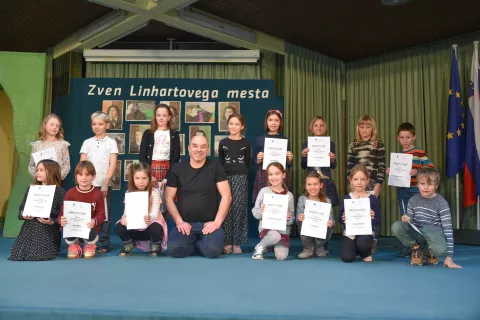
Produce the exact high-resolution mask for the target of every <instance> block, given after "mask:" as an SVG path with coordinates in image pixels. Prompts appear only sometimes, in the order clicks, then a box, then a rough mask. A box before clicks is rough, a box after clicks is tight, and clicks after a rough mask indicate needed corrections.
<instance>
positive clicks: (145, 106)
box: [125, 100, 155, 121]
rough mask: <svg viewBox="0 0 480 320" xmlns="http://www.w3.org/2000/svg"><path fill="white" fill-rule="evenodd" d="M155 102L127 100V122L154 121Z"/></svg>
mask: <svg viewBox="0 0 480 320" xmlns="http://www.w3.org/2000/svg"><path fill="white" fill-rule="evenodd" d="M154 109H155V101H154V100H127V109H126V111H125V120H127V121H150V120H152V116H153V110H154Z"/></svg>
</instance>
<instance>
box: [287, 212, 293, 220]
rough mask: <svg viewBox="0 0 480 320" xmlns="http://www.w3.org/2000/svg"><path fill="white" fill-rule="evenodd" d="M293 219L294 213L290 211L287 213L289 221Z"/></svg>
mask: <svg viewBox="0 0 480 320" xmlns="http://www.w3.org/2000/svg"><path fill="white" fill-rule="evenodd" d="M291 218H292V213H291V212H290V211H288V212H287V220H290V219H291Z"/></svg>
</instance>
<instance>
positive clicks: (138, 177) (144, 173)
mask: <svg viewBox="0 0 480 320" xmlns="http://www.w3.org/2000/svg"><path fill="white" fill-rule="evenodd" d="M129 170H130V172H129V173H128V191H127V193H134V192H142V191H143V192H147V193H148V197H147V198H146V199H145V201H146V202H147V201H148V203H147V204H146V205H145V206H143V207H145V209H146V211H145V212H127V208H129V206H127V205H126V206H125V213H124V214H123V216H122V218H121V219H120V221H118V222H117V224H116V225H115V232H116V233H117V234H118V236H119V237H120V239H122V241H123V248H122V250H121V251H120V257H128V256H130V254H131V253H132V251H133V249H134V248H135V246H137V247H138V248H139V249H141V250H143V251H150V256H151V257H158V256H160V254H161V253H162V250H163V248H165V244H166V243H167V234H168V233H167V224H166V223H165V219H164V218H163V215H162V214H161V213H160V204H161V203H162V200H161V198H160V191H159V190H158V189H157V188H155V187H154V181H153V177H152V172H151V170H150V167H149V166H148V164H146V163H141V162H140V163H136V164H133V165H131V166H130V169H129ZM125 198H127V197H125ZM131 200H133V201H135V199H129V200H127V199H126V200H125V201H131ZM142 205H143V204H141V203H138V207H139V208H140V207H142ZM130 214H133V215H138V216H141V217H140V218H143V221H144V223H145V226H146V228H142V229H132V228H129V218H128V215H130ZM130 222H131V223H133V221H130Z"/></svg>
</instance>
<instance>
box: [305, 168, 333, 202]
mask: <svg viewBox="0 0 480 320" xmlns="http://www.w3.org/2000/svg"><path fill="white" fill-rule="evenodd" d="M308 178H316V179H318V181H319V182H320V183H321V184H322V188H320V192H319V193H318V198H319V199H320V201H321V202H327V199H328V197H327V194H326V192H325V184H324V182H323V179H322V178H321V176H320V174H319V173H318V172H316V171H310V172H309V173H308V174H307V176H306V178H305V196H307V197H308V196H309V195H310V194H309V193H308V191H307V179H308Z"/></svg>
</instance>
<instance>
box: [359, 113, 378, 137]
mask: <svg viewBox="0 0 480 320" xmlns="http://www.w3.org/2000/svg"><path fill="white" fill-rule="evenodd" d="M362 125H369V126H371V127H372V136H371V137H370V140H372V141H377V140H380V135H379V134H378V131H377V123H376V122H375V118H374V117H372V116H369V115H364V116H363V117H361V118H360V119H359V120H358V123H357V142H361V141H362V137H361V136H360V126H362Z"/></svg>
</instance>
